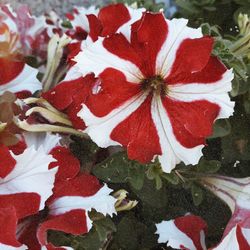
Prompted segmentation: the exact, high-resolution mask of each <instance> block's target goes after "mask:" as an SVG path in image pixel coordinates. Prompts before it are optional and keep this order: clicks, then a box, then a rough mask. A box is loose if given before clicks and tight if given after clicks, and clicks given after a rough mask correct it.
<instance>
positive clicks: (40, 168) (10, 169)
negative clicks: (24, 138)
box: [0, 145, 57, 219]
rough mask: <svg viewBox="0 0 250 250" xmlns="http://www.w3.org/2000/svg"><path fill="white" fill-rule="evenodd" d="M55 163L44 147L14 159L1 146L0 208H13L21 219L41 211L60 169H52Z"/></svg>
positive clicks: (28, 150) (31, 149) (15, 156)
mask: <svg viewBox="0 0 250 250" xmlns="http://www.w3.org/2000/svg"><path fill="white" fill-rule="evenodd" d="M53 161H54V159H53V157H52V156H51V155H48V154H47V153H46V152H45V151H44V148H42V147H39V148H38V149H37V150H36V149H35V148H34V147H29V148H27V149H26V150H25V151H24V152H23V153H22V154H20V155H14V154H13V153H12V152H11V151H10V150H9V149H8V148H7V147H5V146H3V145H1V146H0V208H5V207H8V206H13V207H14V208H15V209H16V214H17V218H18V219H20V218H24V217H26V216H28V215H32V214H36V213H37V212H38V211H40V210H42V209H43V208H44V206H45V202H46V200H47V199H48V198H49V197H50V196H51V195H52V189H53V187H54V181H55V175H56V173H57V167H56V168H52V169H49V164H50V163H51V162H53Z"/></svg>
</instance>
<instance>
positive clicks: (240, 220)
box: [201, 175, 250, 250]
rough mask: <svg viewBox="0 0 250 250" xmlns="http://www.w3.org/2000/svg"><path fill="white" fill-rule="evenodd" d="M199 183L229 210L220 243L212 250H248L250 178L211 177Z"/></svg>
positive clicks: (249, 243)
mask: <svg viewBox="0 0 250 250" xmlns="http://www.w3.org/2000/svg"><path fill="white" fill-rule="evenodd" d="M201 183H202V184H203V185H204V187H206V188H207V189H209V190H210V191H212V192H213V193H214V194H215V195H216V196H218V197H219V198H220V199H221V200H223V201H224V202H225V203H226V204H227V205H228V206H229V207H230V209H231V212H232V218H231V219H230V221H229V222H228V224H227V227H226V229H225V231H224V234H223V237H222V241H221V242H220V243H219V245H218V246H216V247H215V248H213V249H214V250H224V249H228V250H231V249H232V250H250V178H249V177H248V178H241V179H237V178H232V177H226V176H219V175H215V176H211V177H205V178H202V180H201Z"/></svg>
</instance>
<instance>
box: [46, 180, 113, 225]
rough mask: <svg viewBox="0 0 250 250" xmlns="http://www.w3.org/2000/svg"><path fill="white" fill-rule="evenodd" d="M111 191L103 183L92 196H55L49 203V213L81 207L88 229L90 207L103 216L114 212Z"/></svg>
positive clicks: (62, 212) (63, 212)
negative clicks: (84, 213)
mask: <svg viewBox="0 0 250 250" xmlns="http://www.w3.org/2000/svg"><path fill="white" fill-rule="evenodd" d="M111 192H113V190H112V189H110V188H108V186H107V185H106V184H105V185H104V186H103V187H102V188H101V189H100V190H99V191H98V192H97V193H96V194H94V195H92V196H86V197H83V196H63V197H60V198H57V199H56V200H55V201H53V202H52V203H51V204H50V205H49V209H50V211H49V213H50V215H52V216H57V215H61V214H65V213H67V212H70V211H72V210H76V209H83V210H85V211H86V218H87V227H88V230H90V229H91V227H92V221H91V220H90V218H89V216H88V212H89V211H91V209H95V210H96V211H97V212H99V213H102V214H103V215H105V216H106V215H107V214H109V215H110V216H112V215H113V214H116V210H115V202H116V199H115V198H114V197H113V196H111V195H110V193H111Z"/></svg>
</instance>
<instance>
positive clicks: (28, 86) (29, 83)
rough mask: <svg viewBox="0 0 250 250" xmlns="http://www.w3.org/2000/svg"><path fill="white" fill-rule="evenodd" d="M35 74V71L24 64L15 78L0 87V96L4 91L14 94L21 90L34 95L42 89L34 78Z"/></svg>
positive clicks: (36, 72) (36, 71)
mask: <svg viewBox="0 0 250 250" xmlns="http://www.w3.org/2000/svg"><path fill="white" fill-rule="evenodd" d="M1 70H4V69H0V71H1ZM37 74H38V70H37V69H35V68H32V67H30V66H29V65H27V64H25V66H24V68H23V70H22V71H21V72H20V74H19V75H18V76H17V77H16V78H14V79H13V80H11V81H10V82H8V83H6V84H3V85H0V94H2V93H3V92H5V91H10V92H13V93H16V92H19V91H23V90H27V91H30V92H31V93H34V92H35V91H37V90H40V89H42V84H41V83H40V82H39V81H38V79H37V78H36V76H37Z"/></svg>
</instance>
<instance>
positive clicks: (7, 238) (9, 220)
mask: <svg viewBox="0 0 250 250" xmlns="http://www.w3.org/2000/svg"><path fill="white" fill-rule="evenodd" d="M17 221H18V218H17V215H16V211H15V208H14V207H11V206H10V207H6V208H0V224H1V229H0V249H4V250H5V249H6V250H25V249H28V248H27V247H26V246H25V245H22V244H21V243H20V242H18V241H17V239H16V229H17Z"/></svg>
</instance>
